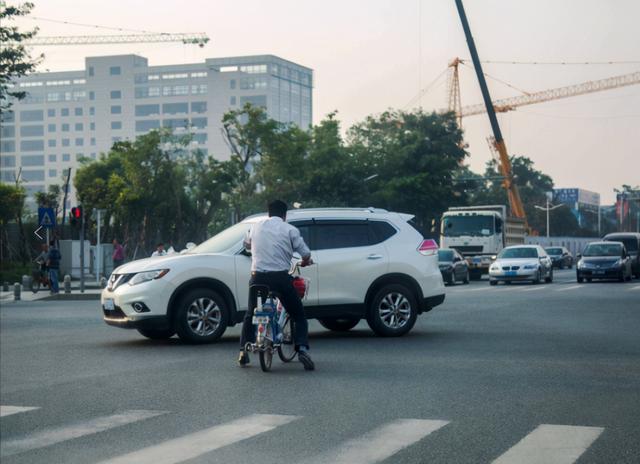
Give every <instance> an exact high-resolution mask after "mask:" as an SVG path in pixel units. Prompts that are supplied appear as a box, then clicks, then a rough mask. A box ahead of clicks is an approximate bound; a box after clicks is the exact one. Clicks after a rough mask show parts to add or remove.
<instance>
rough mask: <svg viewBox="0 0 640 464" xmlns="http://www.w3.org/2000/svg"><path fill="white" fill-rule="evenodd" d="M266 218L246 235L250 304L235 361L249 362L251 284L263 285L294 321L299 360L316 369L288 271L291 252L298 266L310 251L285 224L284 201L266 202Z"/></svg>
mask: <svg viewBox="0 0 640 464" xmlns="http://www.w3.org/2000/svg"><path fill="white" fill-rule="evenodd" d="M268 208H269V218H268V219H266V220H264V221H260V222H258V223H256V224H254V225H253V226H252V227H251V229H250V230H249V232H248V233H247V236H246V238H245V241H244V242H245V247H246V248H247V249H250V250H251V280H250V281H249V305H248V307H247V312H246V314H245V316H244V321H243V324H242V335H241V336H240V356H239V357H238V364H239V365H240V366H241V367H244V366H246V365H247V364H249V354H248V353H247V351H246V345H247V343H253V342H254V341H255V332H254V326H253V311H254V309H255V305H256V298H257V295H256V292H255V291H252V288H251V287H252V286H253V285H265V286H268V287H269V289H270V290H271V291H273V292H275V293H277V294H278V295H279V297H280V300H281V301H282V304H283V305H284V307H285V309H286V310H287V313H289V315H290V316H291V318H292V320H293V322H294V334H293V340H294V343H295V347H296V351H297V352H298V360H299V361H300V362H301V363H302V365H303V366H304V368H305V370H308V371H311V370H313V369H315V365H314V364H313V361H312V360H311V357H310V356H309V341H308V337H309V335H308V332H309V326H308V323H307V318H306V316H305V314H304V307H303V306H302V300H300V296H298V292H297V291H296V289H295V288H294V286H293V277H292V276H291V275H290V274H289V270H290V269H291V261H292V259H293V253H294V252H297V253H299V254H300V256H301V257H302V263H301V266H308V265H310V264H313V261H312V259H311V251H310V250H309V247H308V246H307V245H306V244H305V243H304V240H303V238H302V236H301V235H300V231H299V230H298V229H297V228H296V227H294V226H292V225H291V224H288V223H287V222H286V219H287V204H286V203H285V202H283V201H280V200H276V201H273V202H271V203H269V207H268Z"/></svg>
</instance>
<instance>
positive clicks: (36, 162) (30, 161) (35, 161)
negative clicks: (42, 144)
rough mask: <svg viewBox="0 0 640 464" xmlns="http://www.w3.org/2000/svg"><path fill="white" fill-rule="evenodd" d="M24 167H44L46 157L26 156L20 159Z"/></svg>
mask: <svg viewBox="0 0 640 464" xmlns="http://www.w3.org/2000/svg"><path fill="white" fill-rule="evenodd" d="M20 163H21V164H22V166H44V155H24V156H21V157H20Z"/></svg>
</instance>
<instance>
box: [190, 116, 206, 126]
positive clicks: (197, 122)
mask: <svg viewBox="0 0 640 464" xmlns="http://www.w3.org/2000/svg"><path fill="white" fill-rule="evenodd" d="M191 127H193V128H194V129H206V128H207V118H193V119H191Z"/></svg>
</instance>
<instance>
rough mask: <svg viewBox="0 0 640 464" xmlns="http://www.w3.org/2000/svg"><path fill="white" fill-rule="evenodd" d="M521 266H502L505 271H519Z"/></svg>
mask: <svg viewBox="0 0 640 464" xmlns="http://www.w3.org/2000/svg"><path fill="white" fill-rule="evenodd" d="M518 269H520V266H502V270H503V271H517V270H518Z"/></svg>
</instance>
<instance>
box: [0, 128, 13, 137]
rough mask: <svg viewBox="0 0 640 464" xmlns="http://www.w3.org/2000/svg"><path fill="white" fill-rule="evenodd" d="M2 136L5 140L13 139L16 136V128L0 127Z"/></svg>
mask: <svg viewBox="0 0 640 464" xmlns="http://www.w3.org/2000/svg"><path fill="white" fill-rule="evenodd" d="M0 136H1V137H2V138H3V139H12V138H14V137H15V136H16V127H15V126H0Z"/></svg>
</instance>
